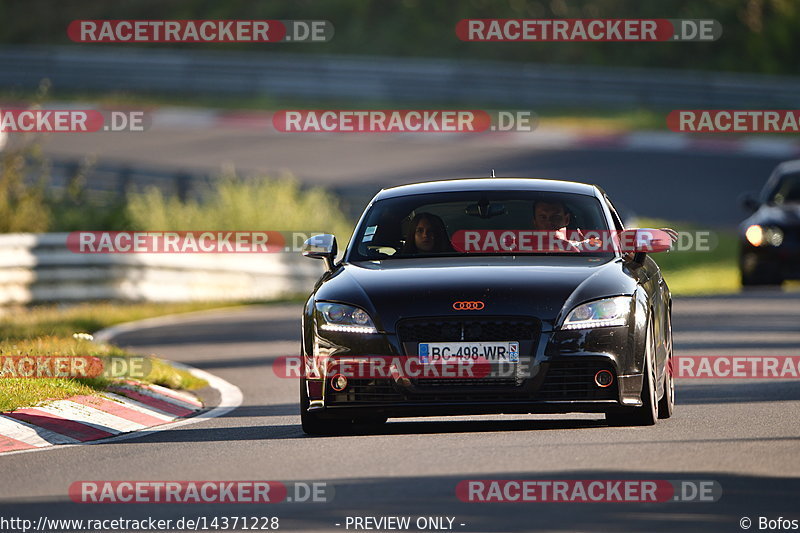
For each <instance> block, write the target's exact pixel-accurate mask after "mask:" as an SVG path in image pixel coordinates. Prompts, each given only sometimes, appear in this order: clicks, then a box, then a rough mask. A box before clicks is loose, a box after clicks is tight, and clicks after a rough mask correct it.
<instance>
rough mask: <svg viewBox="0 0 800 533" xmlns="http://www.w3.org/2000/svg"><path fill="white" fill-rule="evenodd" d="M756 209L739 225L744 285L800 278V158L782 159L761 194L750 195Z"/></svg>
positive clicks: (748, 199) (746, 204) (749, 201)
mask: <svg viewBox="0 0 800 533" xmlns="http://www.w3.org/2000/svg"><path fill="white" fill-rule="evenodd" d="M743 204H744V207H745V208H747V209H749V210H751V211H753V214H752V215H750V216H749V217H748V218H747V219H746V220H745V221H744V222H742V224H741V226H740V228H739V241H740V254H739V270H740V272H741V275H742V285H745V286H748V285H780V284H781V283H783V281H784V280H787V279H800V159H796V160H794V161H786V162H784V163H781V164H780V165H778V166H777V168H775V170H774V171H773V172H772V175H771V176H770V177H769V179H768V180H767V183H766V184H765V185H764V188H763V189H762V191H761V194H760V195H759V196H758V198H756V197H753V196H751V195H746V196H745V198H744V200H743Z"/></svg>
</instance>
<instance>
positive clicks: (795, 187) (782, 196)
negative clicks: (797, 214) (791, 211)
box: [768, 172, 800, 205]
mask: <svg viewBox="0 0 800 533" xmlns="http://www.w3.org/2000/svg"><path fill="white" fill-rule="evenodd" d="M768 202H769V203H771V204H776V205H781V204H791V203H794V204H796V203H800V172H795V173H792V174H784V175H783V176H781V179H780V180H779V181H778V183H777V184H776V185H775V187H773V189H772V190H771V191H770V193H769V196H768Z"/></svg>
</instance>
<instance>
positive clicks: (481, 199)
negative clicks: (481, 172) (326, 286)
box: [349, 191, 614, 261]
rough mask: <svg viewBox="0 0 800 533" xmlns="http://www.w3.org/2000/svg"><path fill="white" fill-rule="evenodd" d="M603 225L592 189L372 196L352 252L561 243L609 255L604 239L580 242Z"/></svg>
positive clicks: (424, 252) (518, 251)
mask: <svg viewBox="0 0 800 533" xmlns="http://www.w3.org/2000/svg"><path fill="white" fill-rule="evenodd" d="M594 232H596V233H594ZM608 233H609V232H608V224H607V222H606V217H605V213H604V211H603V208H602V206H601V204H600V202H599V201H598V200H597V199H596V198H594V197H592V196H587V195H582V194H570V193H549V192H539V191H464V192H450V193H435V194H419V195H410V196H403V197H398V198H389V199H385V200H379V201H377V202H375V203H374V204H373V205H372V206H371V207H370V209H369V212H368V213H367V214H366V216H365V217H364V219H363V221H362V223H361V225H360V226H359V228H358V229H357V232H356V234H355V235H354V238H353V241H352V242H351V246H350V255H349V260H350V261H370V260H385V259H403V258H412V257H433V256H448V257H458V256H468V255H522V254H525V255H529V254H536V255H550V254H552V255H555V254H562V253H563V252H565V251H568V252H579V253H582V254H588V255H592V256H600V257H610V256H612V255H613V254H614V252H613V250H610V249H609V247H594V248H592V247H583V246H581V243H582V242H587V238H588V237H592V238H594V237H593V236H594V235H600V237H601V238H602V236H603V235H606V234H608ZM542 238H544V240H542Z"/></svg>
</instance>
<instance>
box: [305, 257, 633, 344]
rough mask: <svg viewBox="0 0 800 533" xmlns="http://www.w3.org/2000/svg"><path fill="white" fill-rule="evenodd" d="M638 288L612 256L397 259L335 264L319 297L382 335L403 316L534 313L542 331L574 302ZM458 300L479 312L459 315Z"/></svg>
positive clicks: (575, 303)
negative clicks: (354, 309) (345, 307)
mask: <svg viewBox="0 0 800 533" xmlns="http://www.w3.org/2000/svg"><path fill="white" fill-rule="evenodd" d="M635 289H636V279H635V277H634V274H633V273H631V272H630V271H629V270H628V269H627V268H626V267H625V266H624V265H623V263H622V260H620V259H617V258H611V259H609V258H597V257H552V256H547V257H536V256H534V257H511V258H510V257H502V258H499V257H484V258H432V259H395V260H389V261H382V262H381V261H374V262H359V263H350V264H345V265H342V266H340V267H339V268H338V269H337V271H336V272H334V274H333V276H331V278H330V279H328V280H327V281H325V282H324V283H323V284H322V285H321V286H320V287H319V288H318V290H317V294H316V299H317V300H328V301H338V302H342V303H349V304H352V305H356V306H359V307H362V308H363V309H365V310H366V311H367V312H369V313H370V315H371V316H372V317H373V320H375V322H376V326H377V327H378V329H380V330H382V331H387V332H394V328H395V325H396V323H397V321H398V320H401V319H403V318H408V317H418V316H453V315H463V316H469V315H473V316H490V315H493V316H497V315H517V316H520V315H524V316H534V317H537V318H539V319H540V320H541V321H542V327H543V328H544V329H545V330H547V329H549V328H552V327H553V325H554V324H555V323H557V321H558V320H559V319H560V317H561V316H562V313H565V312H567V311H569V310H570V309H572V307H574V306H575V305H577V304H579V303H582V302H585V301H587V300H593V299H596V298H602V297H605V296H616V295H620V294H633V292H634V291H635ZM459 301H481V302H483V304H484V307H483V309H481V310H471V311H456V310H454V309H453V304H454V302H459Z"/></svg>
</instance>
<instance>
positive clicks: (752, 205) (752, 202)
mask: <svg viewBox="0 0 800 533" xmlns="http://www.w3.org/2000/svg"><path fill="white" fill-rule="evenodd" d="M739 203H740V204H742V207H743V208H745V209H747V210H748V211H750V212H751V213H752V212H755V211H758V208H759V207H760V206H761V204H760V203H759V201H758V198H756V196H755V195H754V194H753V193H751V192H748V193H745V194H743V195H741V196H740V197H739Z"/></svg>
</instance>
